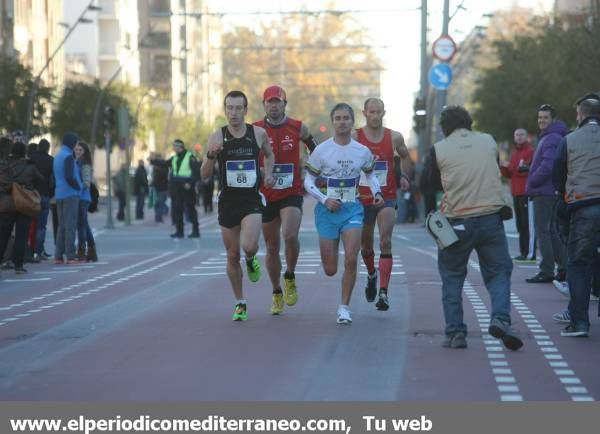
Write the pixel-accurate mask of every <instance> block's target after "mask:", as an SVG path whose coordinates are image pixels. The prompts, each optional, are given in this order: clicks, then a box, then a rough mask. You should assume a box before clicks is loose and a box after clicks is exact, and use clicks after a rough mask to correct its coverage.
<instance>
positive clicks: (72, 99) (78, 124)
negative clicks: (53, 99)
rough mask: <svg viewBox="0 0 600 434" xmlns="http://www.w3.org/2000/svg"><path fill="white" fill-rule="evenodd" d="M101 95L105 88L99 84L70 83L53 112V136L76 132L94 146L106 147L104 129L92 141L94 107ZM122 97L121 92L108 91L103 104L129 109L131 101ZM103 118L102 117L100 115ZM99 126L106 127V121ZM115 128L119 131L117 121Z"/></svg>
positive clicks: (100, 122) (51, 129) (51, 130)
mask: <svg viewBox="0 0 600 434" xmlns="http://www.w3.org/2000/svg"><path fill="white" fill-rule="evenodd" d="M100 91H101V85H100V82H98V81H95V82H94V83H92V84H88V83H84V82H76V81H73V82H68V83H67V84H66V86H65V88H64V90H63V93H62V95H61V96H60V98H59V100H58V102H57V104H56V106H55V107H54V111H53V112H52V123H51V126H50V132H51V133H52V134H53V135H55V136H57V137H62V135H63V134H64V133H65V132H66V131H73V132H76V133H77V134H79V137H81V138H82V140H85V141H87V142H88V143H89V144H90V145H93V144H94V143H98V144H101V143H104V139H103V137H104V129H103V128H98V131H97V133H96V137H95V138H94V140H92V138H91V137H90V125H91V124H92V117H93V114H94V105H95V102H96V99H97V98H98V95H99V93H100ZM121 95H123V93H121V92H119V91H117V90H115V91H111V90H110V89H109V90H107V94H106V95H105V96H104V100H103V101H104V105H110V106H111V107H113V108H114V109H115V110H116V109H117V108H118V107H120V106H121V105H125V106H128V102H127V100H126V99H125V98H124V97H123V96H121ZM100 116H102V113H100ZM130 117H131V116H130ZM98 122H99V125H102V119H99V120H98ZM114 126H115V127H116V119H115V121H114Z"/></svg>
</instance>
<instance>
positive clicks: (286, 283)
mask: <svg viewBox="0 0 600 434" xmlns="http://www.w3.org/2000/svg"><path fill="white" fill-rule="evenodd" d="M283 293H284V294H285V303H286V304H287V305H288V306H293V305H295V304H296V302H297V301H298V291H297V290H296V278H295V277H292V278H291V279H288V278H287V277H285V276H284V277H283Z"/></svg>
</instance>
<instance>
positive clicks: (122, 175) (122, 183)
mask: <svg viewBox="0 0 600 434" xmlns="http://www.w3.org/2000/svg"><path fill="white" fill-rule="evenodd" d="M128 181H129V173H128V170H127V164H125V163H123V164H121V168H120V169H119V171H118V172H117V174H116V175H115V176H114V177H113V185H114V188H115V196H117V200H118V201H119V209H118V211H117V220H119V221H123V220H125V195H126V193H127V182H128Z"/></svg>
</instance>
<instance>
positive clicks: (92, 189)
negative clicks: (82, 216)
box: [88, 182, 100, 213]
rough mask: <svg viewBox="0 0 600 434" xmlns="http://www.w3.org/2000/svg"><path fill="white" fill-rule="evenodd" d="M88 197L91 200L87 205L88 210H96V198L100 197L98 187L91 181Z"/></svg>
mask: <svg viewBox="0 0 600 434" xmlns="http://www.w3.org/2000/svg"><path fill="white" fill-rule="evenodd" d="M90 197H91V199H92V200H91V201H90V204H89V205H88V212H92V213H93V212H96V211H98V199H99V198H100V192H99V191H98V187H96V184H94V183H93V182H92V183H90Z"/></svg>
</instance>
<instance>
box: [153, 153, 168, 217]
mask: <svg viewBox="0 0 600 434" xmlns="http://www.w3.org/2000/svg"><path fill="white" fill-rule="evenodd" d="M155 158H156V159H158V160H162V155H156V156H155ZM152 188H154V192H155V194H156V200H155V203H154V221H155V222H156V223H162V222H163V216H164V215H166V214H167V213H168V212H169V208H167V205H166V201H167V195H168V192H169V168H168V167H164V166H158V165H156V166H153V167H152Z"/></svg>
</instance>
